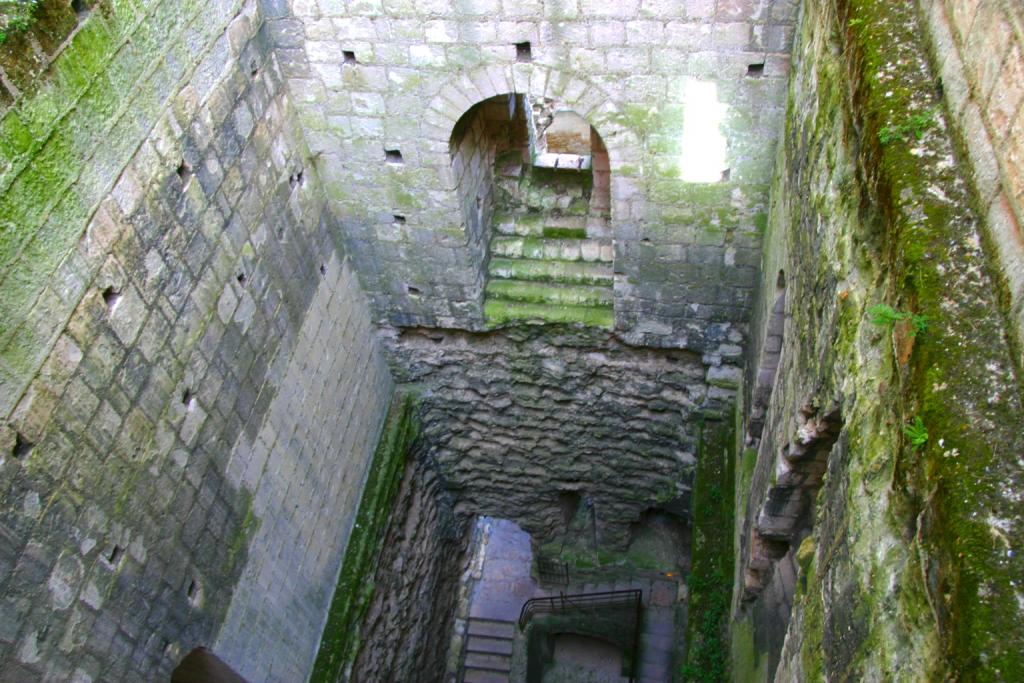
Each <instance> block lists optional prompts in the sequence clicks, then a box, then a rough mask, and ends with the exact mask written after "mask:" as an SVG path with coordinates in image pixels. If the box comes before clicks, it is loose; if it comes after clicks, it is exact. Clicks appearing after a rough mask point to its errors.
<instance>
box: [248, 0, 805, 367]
mask: <svg viewBox="0 0 1024 683" xmlns="http://www.w3.org/2000/svg"><path fill="white" fill-rule="evenodd" d="M263 4H264V7H265V11H266V13H267V15H268V17H269V18H270V26H271V31H270V33H271V35H272V36H273V41H274V45H275V46H276V48H277V54H278V55H279V56H280V57H281V61H282V65H283V67H284V69H285V71H286V73H287V75H288V78H289V83H290V87H291V89H292V92H293V94H294V96H295V99H296V105H297V107H298V108H299V111H300V122H301V125H302V126H303V129H304V130H305V133H306V137H307V140H308V141H309V144H310V148H311V151H312V152H313V153H314V154H315V155H317V168H318V170H320V172H321V175H322V176H323V177H324V178H325V183H326V184H325V191H326V195H327V200H328V206H329V208H330V209H331V211H332V212H334V214H335V215H336V216H338V217H339V219H340V220H341V222H342V224H343V225H344V233H345V234H346V236H347V245H348V247H349V249H350V252H351V253H352V255H353V259H354V262H355V264H356V266H357V270H358V272H359V274H360V279H361V282H362V283H363V285H364V287H365V289H366V290H367V292H368V293H369V294H370V295H371V297H372V299H373V302H374V310H375V312H376V314H377V316H378V317H379V318H380V319H383V320H386V321H388V322H390V323H391V324H394V325H400V326H413V325H424V326H435V325H436V326H441V327H449V328H451V327H458V328H463V329H481V328H482V327H483V315H482V310H481V309H482V281H483V273H484V269H485V266H486V263H485V262H484V261H483V260H481V257H482V256H483V254H482V253H481V250H480V249H479V241H478V239H477V238H476V236H475V234H474V231H473V230H472V229H471V227H470V226H469V225H467V224H466V222H465V221H464V215H463V212H462V207H461V206H460V203H459V198H458V196H457V193H456V192H455V188H456V178H455V177H454V174H453V171H452V167H451V161H450V158H449V154H448V152H449V140H450V137H451V134H452V130H453V128H454V127H455V124H456V122H457V121H458V120H459V118H460V117H461V116H462V115H463V113H465V112H466V111H467V110H468V109H469V108H470V107H471V106H472V105H474V104H475V103H477V102H480V101H482V100H485V99H487V98H490V97H493V96H497V95H505V94H509V93H518V94H522V95H526V96H527V99H528V101H533V100H534V99H536V98H548V99H549V100H550V101H551V104H552V106H553V107H554V108H566V109H570V110H574V111H575V112H577V113H578V114H580V115H581V116H583V117H584V118H586V119H587V120H588V121H589V122H590V123H591V124H592V125H593V126H594V127H595V129H596V130H597V132H598V134H599V135H600V136H601V138H602V140H603V141H604V142H605V144H606V146H607V148H608V152H609V157H610V162H611V214H612V227H613V233H614V238H615V244H616V252H615V267H616V272H617V273H618V274H617V276H616V286H615V310H616V313H615V315H616V318H615V320H616V322H615V324H616V328H617V329H618V330H619V331H620V332H621V333H622V334H624V335H626V336H628V338H629V339H630V340H631V341H632V342H634V343H642V344H649V345H653V346H665V347H683V348H689V349H691V350H696V351H699V352H709V353H716V352H717V351H718V349H719V347H720V346H721V345H723V344H724V345H730V344H735V343H736V342H737V341H738V339H741V338H742V334H743V331H744V324H743V323H744V322H745V321H746V319H747V317H748V314H749V311H750V306H751V300H752V294H753V287H754V284H755V280H756V267H757V262H758V258H759V249H760V231H761V230H762V229H763V221H764V212H765V208H766V205H767V189H768V181H769V177H770V170H771V166H772V162H773V158H774V149H775V141H776V139H777V137H778V131H779V128H780V127H781V122H782V115H783V109H782V106H781V105H782V100H783V97H784V88H785V82H786V76H787V73H788V63H789V60H788V52H789V46H790V42H791V37H792V26H793V22H794V17H795V10H796V5H797V3H796V2H793V1H792V0H737V1H730V2H718V3H715V2H709V1H707V0H688V1H687V2H644V3H641V2H639V1H631V2H619V3H606V2H590V1H589V0H566V1H559V2H551V3H539V2H501V3H499V2H497V0H479V1H477V2H467V3H458V4H457V5H456V6H452V5H451V4H450V3H447V2H426V3H423V2H415V3H414V2H398V3H390V2H389V3H384V4H383V5H382V4H380V3H362V2H350V3H341V2H333V1H329V0H320V1H319V2H311V1H306V0H303V1H299V0H295V1H286V0H265V2H264V3H263ZM526 43H529V46H528V47H529V49H528V50H527V49H524V45H525V44H526ZM517 46H518V47H517ZM689 79H693V80H696V81H701V82H707V83H709V84H710V85H712V86H713V88H714V91H713V92H712V95H711V98H712V101H711V103H710V104H711V107H712V108H714V105H715V104H716V103H721V104H722V105H724V109H725V111H724V117H725V118H724V123H723V125H722V127H721V129H720V130H721V132H723V133H724V135H725V137H726V138H727V140H728V151H727V158H726V160H725V161H724V162H723V163H724V164H726V165H727V166H728V169H729V172H728V173H727V174H724V175H723V172H724V171H725V169H724V168H723V169H721V171H719V172H716V177H715V178H714V182H710V183H691V182H685V181H683V180H681V179H680V178H681V173H682V167H683V166H685V164H686V163H689V161H690V160H691V159H692V158H694V157H696V156H699V155H697V154H696V153H692V152H690V150H688V149H683V148H682V143H681V137H682V136H683V134H684V132H685V130H684V129H685V125H686V117H687V112H689V115H690V116H691V119H693V121H696V119H697V112H698V111H702V110H703V109H704V108H705V106H706V105H705V104H703V103H702V104H699V105H698V104H696V103H695V101H691V103H690V104H691V106H689V107H688V106H687V104H686V99H687V97H688V85H687V84H688V83H689V82H690V80H689ZM710 131H711V135H712V136H714V135H716V134H717V133H718V132H719V128H718V127H717V126H716V125H715V124H711V126H710ZM698 137H699V136H698ZM386 150H398V151H400V152H401V154H402V161H403V163H402V164H401V165H399V164H396V163H390V164H389V163H388V157H387V155H386ZM392 158H394V157H392ZM719 176H721V177H719ZM723 178H725V179H723ZM395 214H400V215H403V216H405V218H406V221H405V223H404V224H403V225H401V226H399V228H397V229H396V228H395V227H394V226H393V225H392V224H393V216H394V215H395ZM410 287H412V288H413V290H414V291H415V296H411V295H410V292H411V290H410Z"/></svg>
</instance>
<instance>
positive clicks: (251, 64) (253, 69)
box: [249, 57, 260, 76]
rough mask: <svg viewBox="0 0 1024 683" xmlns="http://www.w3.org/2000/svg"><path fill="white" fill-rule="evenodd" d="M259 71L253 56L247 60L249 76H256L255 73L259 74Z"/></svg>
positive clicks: (257, 63)
mask: <svg viewBox="0 0 1024 683" xmlns="http://www.w3.org/2000/svg"><path fill="white" fill-rule="evenodd" d="M259 72H260V65H259V62H257V61H256V58H255V57H253V58H252V59H250V60H249V75H250V76H256V75H258V74H259Z"/></svg>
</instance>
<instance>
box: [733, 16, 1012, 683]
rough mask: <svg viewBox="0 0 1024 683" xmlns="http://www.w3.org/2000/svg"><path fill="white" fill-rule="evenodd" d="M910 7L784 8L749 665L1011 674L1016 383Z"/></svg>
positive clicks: (753, 673)
mask: <svg viewBox="0 0 1024 683" xmlns="http://www.w3.org/2000/svg"><path fill="white" fill-rule="evenodd" d="M916 11H917V8H916V7H915V6H914V5H913V4H912V3H880V2H873V1H872V0H835V1H832V2H824V3H808V4H806V5H805V8H804V12H803V14H802V24H801V26H800V30H799V34H798V37H797V39H796V40H797V47H796V49H795V52H794V54H795V55H796V60H795V65H794V75H793V80H792V82H791V87H790V104H789V108H788V110H789V112H790V118H789V120H788V121H787V128H786V134H785V143H784V145H783V148H782V149H781V150H780V161H779V165H778V168H777V171H776V181H775V185H774V186H773V191H772V205H771V214H770V218H769V225H768V233H767V238H766V241H765V245H766V247H765V258H764V267H763V271H762V284H761V295H760V300H759V303H758V305H757V310H758V311H760V313H759V315H758V318H757V319H758V321H759V328H760V329H759V330H758V331H756V332H755V334H754V336H755V338H757V339H768V338H770V337H771V336H772V334H771V331H770V327H771V321H772V319H773V316H772V315H771V311H772V310H773V308H774V306H775V302H776V301H777V300H778V289H777V287H776V282H777V278H778V275H777V273H778V271H779V270H784V271H785V276H786V277H785V279H786V295H785V299H784V300H785V316H784V320H785V326H784V330H783V341H782V348H781V355H780V357H779V359H778V367H779V370H778V374H777V375H776V377H775V380H774V384H773V387H774V389H773V392H772V394H771V398H770V401H769V402H768V404H767V407H766V413H765V416H764V418H763V419H764V427H763V431H762V432H761V434H760V441H759V442H758V440H757V439H756V438H755V439H752V440H751V441H750V442H748V443H749V444H750V446H752V447H758V451H757V456H756V460H753V461H751V463H750V471H749V475H747V474H744V477H743V480H744V481H747V482H749V484H748V488H747V489H746V491H745V492H744V493H745V496H744V498H743V499H742V501H741V502H742V504H743V505H744V506H745V510H743V514H741V515H740V517H741V518H742V519H741V520H739V523H740V542H741V544H740V557H739V565H740V566H739V567H738V568H737V570H738V571H737V585H736V589H735V590H736V595H737V598H738V600H737V604H736V611H735V613H734V624H733V633H734V643H733V655H734V662H733V666H734V672H740V673H742V675H744V676H749V677H750V680H770V679H771V678H772V676H774V677H775V679H776V680H787V681H788V680H801V681H802V680H822V679H825V680H843V679H849V680H875V679H883V678H886V679H888V678H892V679H903V678H906V679H908V680H919V679H921V678H928V679H940V678H953V679H965V678H970V679H973V680H1013V679H1015V678H1018V677H1020V676H1021V675H1022V673H1021V671H1020V658H1019V656H1018V654H1017V653H1019V650H1020V643H1019V638H1018V634H1020V633H1022V632H1024V631H1022V629H1021V622H1020V613H1019V610H1018V609H1017V607H1016V605H1018V604H1019V601H1020V600H1021V599H1022V593H1021V587H1020V586H1019V579H1018V577H1019V576H1020V575H1021V571H1022V568H1021V566H1020V559H1019V554H1020V552H1019V548H1018V547H1016V546H1017V545H1019V544H1018V543H1017V542H1016V541H1015V540H1014V539H1015V538H1016V537H1017V535H1018V534H1019V527H1020V524H1021V522H1022V518H1024V510H1022V508H1021V502H1020V501H1021V496H1020V491H1021V490H1022V488H1021V487H1022V485H1024V472H1022V470H1021V467H1020V462H1019V459H1017V458H1016V456H1015V455H1012V454H1014V453H1017V452H1019V451H1020V448H1021V433H1020V429H1019V425H1020V424H1021V422H1022V409H1021V404H1020V397H1021V386H1020V383H1019V380H1018V379H1017V378H1015V375H1014V361H1013V357H1012V354H1011V350H1010V346H1009V345H1008V343H1007V341H1006V339H1007V335H1006V330H1007V323H1006V318H1005V317H1004V316H1003V315H1002V312H1001V310H1000V308H999V307H998V305H997V303H996V302H995V301H994V297H993V296H992V295H991V293H992V290H993V282H994V281H995V280H997V279H998V278H999V277H1000V274H999V272H998V269H997V268H998V267H997V265H996V266H995V268H996V269H993V267H994V265H993V264H998V263H999V261H998V259H996V258H993V257H992V256H993V255H992V254H991V253H986V252H985V251H984V250H983V248H982V240H981V237H980V235H981V233H980V230H981V228H980V225H981V223H980V221H979V219H978V216H977V214H975V213H974V212H973V211H972V208H971V207H972V201H971V194H970V192H969V185H968V182H967V181H966V178H967V176H968V175H969V173H967V172H964V171H962V170H961V169H958V168H957V167H956V166H955V165H954V164H952V163H950V160H951V159H953V158H954V156H953V155H954V147H953V137H954V136H953V135H952V130H953V127H951V126H950V125H949V123H948V121H947V119H946V117H945V116H944V113H943V111H942V102H941V100H940V99H939V95H938V94H937V93H936V91H935V88H934V83H935V81H934V75H933V73H932V72H931V70H930V67H929V64H928V60H927V53H926V51H925V46H924V40H923V35H924V31H923V24H922V19H921V17H920V16H918V15H917V13H916ZM765 346H767V344H762V347H765ZM754 355H755V359H754V360H755V362H752V363H751V364H750V365H749V366H748V376H747V381H748V382H751V383H752V384H753V383H755V380H756V378H755V377H754V374H755V373H756V372H757V371H758V367H759V365H758V363H757V362H756V360H757V358H759V357H762V356H763V354H760V353H758V354H754ZM748 424H749V419H748ZM748 433H751V432H749V431H748ZM807 534H809V535H807ZM790 602H792V613H791V614H790V606H789V604H790ZM787 623H788V630H787V634H786V639H785V643H784V645H782V644H781V643H780V642H779V641H778V640H777V639H775V638H773V637H772V633H771V630H776V631H777V630H778V629H779V628H783V627H785V626H784V625H785V624H787ZM780 647H781V651H780ZM776 661H780V664H779V666H778V668H777V669H776V668H775V667H774V663H775V662H776Z"/></svg>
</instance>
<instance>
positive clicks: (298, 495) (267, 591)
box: [213, 244, 392, 681]
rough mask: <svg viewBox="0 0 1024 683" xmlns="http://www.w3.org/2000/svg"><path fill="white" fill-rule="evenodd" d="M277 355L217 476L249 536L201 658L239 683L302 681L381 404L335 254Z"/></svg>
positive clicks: (363, 316)
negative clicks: (257, 420) (252, 417)
mask: <svg viewBox="0 0 1024 683" xmlns="http://www.w3.org/2000/svg"><path fill="white" fill-rule="evenodd" d="M323 246H326V245H323V244H322V245H321V247H323ZM317 277H319V273H317ZM289 347H290V348H289ZM282 351H283V352H284V354H285V355H284V357H285V358H287V359H288V365H287V368H286V369H283V373H282V374H281V375H277V374H275V373H273V372H271V373H270V374H268V377H267V380H266V382H265V384H264V385H263V387H262V388H261V392H270V393H271V394H272V395H275V398H274V400H273V401H272V402H271V403H270V406H269V407H268V408H267V411H266V414H265V416H263V419H262V424H260V425H259V427H258V431H257V429H256V426H255V425H253V426H252V427H251V428H249V429H246V430H245V431H243V432H242V433H241V434H239V437H238V439H237V441H236V442H235V444H234V448H233V449H232V452H231V457H230V460H229V461H228V466H227V481H228V483H229V484H231V485H232V486H235V487H237V488H239V489H240V490H244V491H247V492H250V495H251V500H252V503H251V505H252V510H251V514H252V518H253V520H254V525H255V527H256V528H255V529H253V530H252V531H251V532H250V534H249V542H248V544H247V561H246V563H245V565H244V567H243V570H242V577H241V580H240V581H239V582H238V584H237V585H236V586H235V589H234V595H233V597H232V600H231V605H230V608H229V610H228V613H227V616H226V618H225V621H224V624H223V626H222V627H221V629H220V631H219V632H218V634H217V638H216V641H215V644H214V648H213V649H214V651H215V652H216V653H217V655H218V656H220V657H221V658H222V659H223V660H224V661H226V662H227V663H229V664H230V665H232V666H233V667H234V669H235V670H236V671H238V673H240V674H241V675H243V676H245V678H246V679H247V680H249V681H276V680H289V681H292V680H294V681H300V680H306V679H307V678H309V675H310V672H311V671H312V668H313V660H314V658H315V656H316V651H317V644H318V643H319V641H320V636H321V632H322V631H323V629H324V621H325V615H326V614H327V608H328V605H329V604H330V601H331V598H332V595H333V593H334V590H335V587H336V585H337V576H338V572H339V570H340V568H341V564H342V556H343V554H344V553H345V551H346V548H347V547H348V541H349V537H350V535H351V533H352V529H353V525H354V524H355V523H356V508H357V506H358V505H359V503H360V499H361V497H362V494H363V491H364V489H365V486H364V484H365V481H366V476H367V469H368V467H369V465H370V462H371V460H372V457H371V456H372V454H373V449H374V446H375V444H376V443H377V440H378V435H379V434H380V431H381V423H382V421H383V418H384V415H385V413H386V412H387V408H388V404H389V403H390V399H391V393H392V391H391V377H390V374H389V373H388V370H387V367H386V366H385V365H384V360H383V356H382V355H381V353H380V350H379V347H378V346H377V345H376V344H375V343H374V341H373V332H372V330H371V328H370V319H369V311H368V308H367V305H366V300H365V298H364V296H363V294H362V292H361V291H360V290H359V286H358V283H357V282H356V278H355V274H354V273H353V272H352V270H351V268H350V267H349V265H348V263H347V261H345V262H344V264H343V262H342V261H341V259H340V258H339V256H337V255H336V254H332V255H331V258H330V260H329V261H328V262H327V264H326V272H325V274H324V277H323V281H322V284H320V286H319V287H318V288H317V289H316V294H315V295H314V297H313V301H312V302H311V303H310V305H309V307H308V309H307V311H306V315H305V320H304V322H303V324H302V327H301V329H299V330H298V332H297V334H294V341H293V342H291V343H290V344H288V347H285V348H283V349H282ZM279 353H281V351H279ZM344 588H345V589H348V588H349V587H348V586H345V587H344Z"/></svg>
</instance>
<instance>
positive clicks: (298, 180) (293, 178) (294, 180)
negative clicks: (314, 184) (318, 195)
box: [288, 169, 306, 189]
mask: <svg viewBox="0 0 1024 683" xmlns="http://www.w3.org/2000/svg"><path fill="white" fill-rule="evenodd" d="M305 184H306V181H305V178H304V177H303V175H302V169H299V170H297V171H295V172H294V173H292V174H291V175H290V176H288V185H290V186H291V187H292V189H294V188H296V187H298V186H299V185H305Z"/></svg>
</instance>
